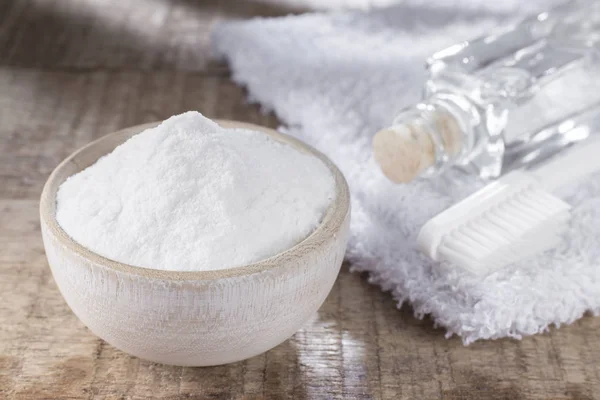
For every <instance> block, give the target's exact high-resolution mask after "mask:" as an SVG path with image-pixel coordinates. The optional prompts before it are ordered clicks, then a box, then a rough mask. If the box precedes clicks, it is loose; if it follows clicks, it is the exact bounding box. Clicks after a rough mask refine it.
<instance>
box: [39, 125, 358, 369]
mask: <svg viewBox="0 0 600 400" xmlns="http://www.w3.org/2000/svg"><path fill="white" fill-rule="evenodd" d="M219 123H220V124H221V125H222V126H225V127H238V128H249V129H252V130H255V131H260V132H264V133H265V134H267V135H270V136H271V137H273V138H274V139H275V140H277V141H280V142H283V143H286V144H288V145H290V146H292V147H293V148H295V149H297V150H298V151H301V152H304V153H308V154H312V155H313V156H315V157H317V158H319V159H320V160H322V161H323V162H324V163H325V164H326V165H327V167H328V168H329V169H330V171H331V173H332V174H333V176H334V179H335V185H336V197H335V199H334V201H333V202H332V204H331V205H330V206H329V208H328V210H327V211H326V214H325V216H324V218H323V221H322V223H321V224H320V225H319V226H318V227H317V228H316V230H315V231H314V232H313V233H312V234H311V235H310V236H309V237H307V238H306V239H305V240H303V241H302V242H300V243H299V244H297V245H296V246H294V247H292V248H290V249H289V250H287V251H285V252H283V253H280V254H278V255H276V256H273V257H271V258H268V259H266V260H264V261H260V262H257V263H254V264H250V265H246V266H241V267H235V268H230V269H224V270H216V271H182V272H177V271H163V270H155V269H147V268H140V267H136V266H132V265H127V264H123V263H120V262H116V261H112V260H109V259H107V258H105V257H102V256H100V255H98V254H96V253H93V252H92V251H90V250H88V249H86V248H84V247H83V246H81V245H79V244H78V243H76V242H75V241H74V240H73V239H71V238H70V237H69V236H68V235H67V234H66V233H65V232H64V231H63V230H62V228H61V227H60V226H59V225H58V223H57V221H56V217H55V215H56V210H55V208H56V192H57V189H58V187H59V186H60V184H61V183H62V182H63V181H64V180H65V179H66V178H67V177H69V176H71V175H73V174H75V173H77V172H79V171H81V170H83V169H85V168H86V167H88V166H90V165H91V164H93V163H94V162H96V160H98V158H100V157H101V156H103V155H105V154H107V153H109V152H111V151H112V150H113V149H114V148H115V147H116V146H118V145H119V144H121V143H123V142H125V141H126V140H127V139H129V138H130V137H131V136H133V135H135V134H137V133H139V132H141V131H143V130H144V129H147V128H149V127H152V126H156V125H157V123H152V124H145V125H139V126H134V127H132V128H128V129H124V130H121V131H118V132H115V133H111V134H109V135H106V136H104V137H102V138H100V139H98V140H96V141H95V142H92V143H90V144H88V145H87V146H85V147H83V148H81V149H80V150H78V151H76V152H75V153H74V154H72V155H71V156H69V157H68V158H67V159H65V160H64V161H63V162H62V163H61V164H60V165H59V166H58V167H56V169H55V170H54V171H53V172H52V174H51V175H50V177H49V178H48V181H47V182H46V185H45V186H44V190H43V192H42V197H41V201H40V219H41V229H42V236H43V239H44V246H45V249H46V256H47V257H48V263H49V264H50V268H51V270H52V274H53V275H54V279H55V281H56V283H57V285H58V288H59V289H60V291H61V293H62V295H63V297H64V298H65V300H66V302H67V304H68V305H69V307H71V309H72V310H73V312H74V313H75V315H77V317H78V318H79V319H80V320H81V321H82V322H83V323H84V324H85V325H86V326H87V327H88V328H89V329H90V330H91V331H92V332H94V333H95V334H96V335H98V336H99V337H101V338H102V339H104V340H106V341H107V342H108V343H110V344H112V345H113V346H115V347H117V348H119V349H121V350H123V351H125V352H127V353H129V354H132V355H135V356H138V357H140V358H144V359H147V360H151V361H155V362H160V363H165V364H173V365H182V366H208V365H218V364H225V363H230V362H234V361H239V360H243V359H246V358H249V357H252V356H255V355H257V354H260V353H262V352H265V351H267V350H269V349H271V348H273V347H274V346H276V345H278V344H279V343H281V342H283V341H284V340H286V339H287V338H289V337H290V336H291V335H293V334H294V332H296V330H298V329H299V328H300V327H301V326H302V324H303V323H304V322H306V321H307V320H308V319H309V317H310V316H311V315H313V314H314V313H315V312H316V311H317V309H318V308H319V307H320V306H321V304H322V303H323V301H324V300H325V298H326V297H327V295H328V293H329V292H330V290H331V287H332V286H333V283H334V281H335V279H336V277H337V275H338V272H339V269H340V265H341V264H342V261H343V258H344V252H345V249H346V243H347V239H348V231H349V222H350V201H349V193H348V186H347V184H346V181H345V180H344V177H343V176H342V174H341V173H340V171H339V170H338V169H337V168H336V167H335V165H334V164H333V163H332V162H331V161H329V160H328V159H327V158H326V157H325V156H324V155H323V154H321V153H319V152H317V151H316V150H314V149H312V148H310V147H309V146H307V145H306V144H303V143H302V142H300V141H298V140H296V139H293V138H291V137H288V136H285V135H282V134H280V133H278V132H276V131H274V130H271V129H266V128H263V127H259V126H255V125H251V124H245V123H239V122H233V121H219Z"/></svg>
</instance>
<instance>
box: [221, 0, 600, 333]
mask: <svg viewBox="0 0 600 400" xmlns="http://www.w3.org/2000/svg"><path fill="white" fill-rule="evenodd" d="M492 3H493V4H494V5H493V6H491V4H492ZM521 3H526V4H527V7H529V9H528V10H525V11H531V10H533V9H536V8H539V7H540V4H547V2H543V1H537V2H535V1H534V2H521V1H520V0H511V1H504V2H487V1H485V0H479V1H466V0H461V1H451V2H450V1H446V2H444V1H441V0H436V1H429V2H423V1H421V2H418V1H412V2H405V3H403V4H402V5H396V6H390V7H386V8H379V9H373V10H370V11H336V12H331V13H314V14H304V15H300V16H289V17H283V18H275V19H254V20H249V21H237V22H227V23H224V24H223V25H220V26H219V27H218V28H217V29H216V30H215V32H214V35H213V46H214V49H215V51H216V54H218V55H219V56H221V57H223V58H225V59H226V60H227V61H228V62H229V64H230V66H231V70H232V71H233V78H234V79H235V81H236V82H238V83H239V84H242V85H244V86H246V87H247V88H248V92H249V95H250V98H251V100H254V101H257V102H259V103H261V104H262V105H264V106H265V107H266V108H267V109H270V110H273V111H274V112H275V113H276V114H277V116H278V117H279V118H280V119H281V120H282V121H283V123H284V124H285V127H283V129H284V130H285V131H286V132H287V133H289V134H291V135H294V136H297V137H299V138H301V139H303V140H304V141H306V142H308V143H310V144H312V145H313V146H315V147H317V148H318V149H320V150H321V151H323V152H324V153H326V154H327V155H328V156H329V157H330V158H331V159H332V160H333V161H334V162H335V163H336V164H337V165H338V166H339V167H340V169H341V170H342V171H343V173H344V175H345V176H346V178H347V180H348V182H349V184H350V186H351V191H352V201H353V203H352V206H353V215H352V237H351V241H350V245H349V250H348V255H347V256H348V259H349V260H350V261H351V262H352V268H353V269H354V270H357V271H368V272H369V274H370V281H371V282H372V283H374V284H377V285H379V286H381V288H382V289H383V290H386V291H390V292H391V293H392V294H393V296H394V298H395V299H397V301H398V306H400V305H401V304H402V303H403V302H405V301H408V302H410V303H411V304H412V307H413V309H414V311H415V314H416V315H417V316H418V317H422V316H423V315H425V314H430V315H431V316H432V317H433V318H434V320H435V321H436V324H438V325H441V326H443V327H445V328H446V330H447V336H452V335H453V334H457V335H459V336H461V337H462V339H463V341H464V343H466V344H468V343H470V342H473V341H474V340H477V339H492V338H500V337H505V336H511V337H515V338H520V337H521V336H522V335H529V334H534V333H538V332H542V331H544V330H545V329H547V328H548V326H549V325H551V324H555V325H560V324H563V323H571V322H573V321H575V320H576V319H578V318H580V317H581V316H582V315H583V314H584V313H585V312H586V311H591V312H593V313H594V314H597V313H598V312H600V272H599V271H600V270H599V269H598V266H599V265H600V260H599V257H600V212H598V211H597V210H600V180H598V179H592V180H588V181H587V182H586V183H580V184H579V185H575V186H577V187H571V188H565V189H564V190H563V192H564V193H563V196H562V197H563V198H564V199H565V200H567V201H568V202H569V203H571V204H573V205H574V206H575V208H574V219H573V223H572V227H571V228H570V231H569V238H570V239H569V242H568V243H566V244H565V245H563V246H561V247H560V248H558V249H555V250H553V251H550V252H548V253H545V254H543V255H540V256H539V257H537V258H536V259H535V260H533V261H529V262H527V263H520V264H518V265H513V266H510V267H508V268H506V269H503V270H500V271H497V272H496V273H493V274H492V275H490V276H487V277H486V278H485V279H483V280H481V279H479V278H475V277H473V276H471V275H469V274H467V273H463V272H461V271H458V270H456V269H444V268H441V267H440V265H438V264H436V263H433V262H431V261H430V260H428V259H427V258H426V257H425V256H424V255H422V254H421V253H420V252H419V251H418V250H417V249H416V247H415V238H416V235H417V233H418V231H419V229H420V228H421V226H422V225H423V223H424V222H426V221H427V220H428V219H429V218H431V217H432V216H434V215H435V214H436V213H438V212H440V211H442V210H443V209H445V208H447V207H448V206H450V205H451V204H453V203H454V202H456V201H457V200H459V199H460V198H462V197H464V196H465V195H467V194H469V193H471V192H473V191H474V190H475V189H476V187H475V186H476V185H475V184H473V185H468V186H466V187H464V188H463V189H461V190H459V191H458V192H456V193H452V194H447V193H445V191H443V190H438V189H437V188H436V187H435V186H434V185H433V184H430V183H417V184H412V185H408V186H400V185H393V184H392V183H390V182H388V181H387V180H386V179H385V178H384V177H383V175H382V174H381V173H380V171H379V170H378V168H377V167H376V166H375V164H374V162H373V160H372V156H371V145H370V143H371V138H372V136H373V134H374V133H375V132H376V131H377V130H378V129H379V128H381V127H383V126H385V125H386V124H387V123H389V122H390V121H391V119H392V117H393V115H394V113H395V112H396V111H397V110H399V109H400V108H401V107H403V106H405V105H407V104H409V103H411V102H413V101H415V100H417V99H418V98H419V94H420V90H421V86H422V83H423V77H424V72H423V66H424V59H425V57H426V56H428V55H430V54H431V53H432V52H434V51H436V50H439V49H441V48H443V47H445V46H447V45H449V44H452V43H454V42H456V41H458V40H462V39H466V38H471V37H473V36H476V35H478V34H481V33H484V32H485V31H486V30H488V29H489V28H491V27H493V26H495V25H498V24H499V23H502V22H506V20H507V19H512V18H514V17H515V16H516V15H517V14H521V13H523V12H524V11H523V9H522V8H520V9H519V8H518V6H517V5H519V4H521ZM444 4H446V5H444ZM490 7H492V8H490ZM520 7H522V5H520Z"/></svg>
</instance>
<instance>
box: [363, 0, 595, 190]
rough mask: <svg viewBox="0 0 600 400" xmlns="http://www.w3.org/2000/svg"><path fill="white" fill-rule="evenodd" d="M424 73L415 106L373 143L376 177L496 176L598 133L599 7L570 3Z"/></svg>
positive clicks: (440, 58) (447, 55)
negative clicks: (420, 95)
mask: <svg viewBox="0 0 600 400" xmlns="http://www.w3.org/2000/svg"><path fill="white" fill-rule="evenodd" d="M427 69H428V73H429V77H428V79H427V82H426V84H425V88H424V93H423V101H422V102H420V103H418V104H416V105H413V106H411V107H408V108H406V109H404V110H402V111H401V112H400V113H399V114H398V115H397V116H396V117H395V118H394V120H393V123H392V124H391V126H390V127H388V128H386V129H384V130H382V131H380V132H378V133H377V134H376V135H375V137H374V139H373V149H374V155H375V159H376V160H377V161H378V163H379V165H380V166H381V168H382V170H383V172H384V173H385V175H386V176H388V178H390V179H391V180H393V181H395V182H409V181H411V180H412V179H414V178H416V177H426V176H431V175H436V174H440V173H442V172H444V171H446V170H448V169H449V168H450V167H457V168H460V169H462V170H464V171H466V172H468V173H469V174H475V175H477V176H479V177H481V178H495V177H498V176H499V175H501V174H502V173H503V172H505V171H506V170H508V169H512V168H517V167H519V166H522V165H525V164H527V163H529V162H532V161H533V160H534V159H538V158H540V157H545V156H547V155H548V154H550V153H553V152H554V153H555V152H556V151H557V150H560V149H561V148H564V147H565V146H567V145H569V144H571V143H574V142H576V141H579V140H582V139H585V138H586V137H587V135H589V132H590V130H591V129H592V128H593V126H594V125H599V122H600V2H596V1H593V0H592V1H590V0H576V1H572V2H570V3H568V4H565V5H562V6H560V7H557V8H555V9H552V10H550V11H548V12H544V13H541V14H538V15H536V16H533V17H529V18H526V19H524V20H523V21H521V22H520V23H518V24H516V25H514V26H511V27H509V28H507V29H504V30H502V31H500V32H497V33H494V34H492V35H489V36H485V37H481V38H479V39H476V40H473V41H469V42H464V43H459V44H456V45H454V46H452V47H449V48H447V49H445V50H443V51H441V52H438V53H436V54H435V55H433V56H432V57H431V58H430V59H429V60H428V62H427ZM597 129H599V130H600V126H597ZM599 156H600V155H599Z"/></svg>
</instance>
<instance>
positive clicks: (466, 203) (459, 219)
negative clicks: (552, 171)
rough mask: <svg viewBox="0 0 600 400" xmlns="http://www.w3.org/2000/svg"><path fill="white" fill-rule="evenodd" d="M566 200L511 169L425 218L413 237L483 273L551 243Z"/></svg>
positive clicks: (565, 219) (563, 219)
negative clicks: (416, 234) (417, 234)
mask: <svg viewBox="0 0 600 400" xmlns="http://www.w3.org/2000/svg"><path fill="white" fill-rule="evenodd" d="M570 215H571V214H570V206H569V205H568V204H567V203H565V202H564V201H562V200H561V199H559V198H557V197H555V196H553V195H551V194H549V193H548V192H546V191H544V190H543V189H541V188H540V187H538V186H537V184H536V183H535V181H534V180H533V179H532V178H531V177H530V176H529V175H528V174H526V173H524V172H521V171H515V172H512V173H510V174H509V175H507V176H505V177H503V178H501V179H500V180H498V181H496V182H493V183H491V184H489V185H488V186H486V187H485V188H483V189H482V190H480V191H478V192H476V193H475V194H474V195H472V196H470V197H468V198H467V199H465V200H463V201H462V202H460V203H458V204H457V205H455V206H453V207H451V208H449V209H448V210H446V211H443V212H442V213H440V214H439V215H437V216H436V217H434V218H432V219H431V220H429V221H428V222H427V223H426V224H425V225H424V226H423V228H422V229H421V231H420V233H419V236H418V238H417V243H418V246H419V248H420V249H421V250H422V251H423V252H424V253H425V254H427V255H428V256H429V257H430V258H432V259H433V260H436V261H440V262H447V263H450V264H452V265H455V266H457V267H459V268H462V269H464V270H467V271H470V272H472V273H473V274H475V275H479V276H484V275H487V274H489V273H492V272H494V271H496V270H498V269H500V268H502V267H504V266H507V265H509V264H512V263H514V262H517V261H519V260H522V259H525V258H527V257H530V256H532V255H535V254H539V253H541V252H543V251H545V250H548V249H550V248H553V247H555V246H556V245H557V244H558V243H559V242H560V241H561V240H562V234H563V233H564V232H565V231H566V229H567V226H568V223H569V220H570Z"/></svg>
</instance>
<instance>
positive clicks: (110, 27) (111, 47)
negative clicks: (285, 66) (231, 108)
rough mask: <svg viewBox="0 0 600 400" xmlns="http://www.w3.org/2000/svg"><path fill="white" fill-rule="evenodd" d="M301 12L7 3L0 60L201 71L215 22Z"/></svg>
mask: <svg viewBox="0 0 600 400" xmlns="http://www.w3.org/2000/svg"><path fill="white" fill-rule="evenodd" d="M302 11H307V10H306V9H304V8H299V7H292V6H289V5H286V4H281V3H278V2H256V1H234V0H228V1H223V0H195V1H194V0H184V1H163V0H147V1H144V2H138V3H130V2H124V1H121V0H103V1H95V0H8V1H5V2H2V8H1V9H0V65H10V66H19V67H44V68H58V67H60V68H85V69H90V68H96V69H97V68H111V69H115V68H127V69H131V68H143V69H157V68H160V69H174V68H176V69H185V70H204V69H206V68H207V67H208V66H210V62H209V59H210V57H209V56H210V49H209V33H210V30H211V29H212V27H213V25H214V24H215V23H217V22H218V21H219V20H223V19H229V18H248V17H252V16H259V15H260V16H279V15H286V14H290V13H299V12H302ZM217 68H221V67H219V66H218V67H217Z"/></svg>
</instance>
